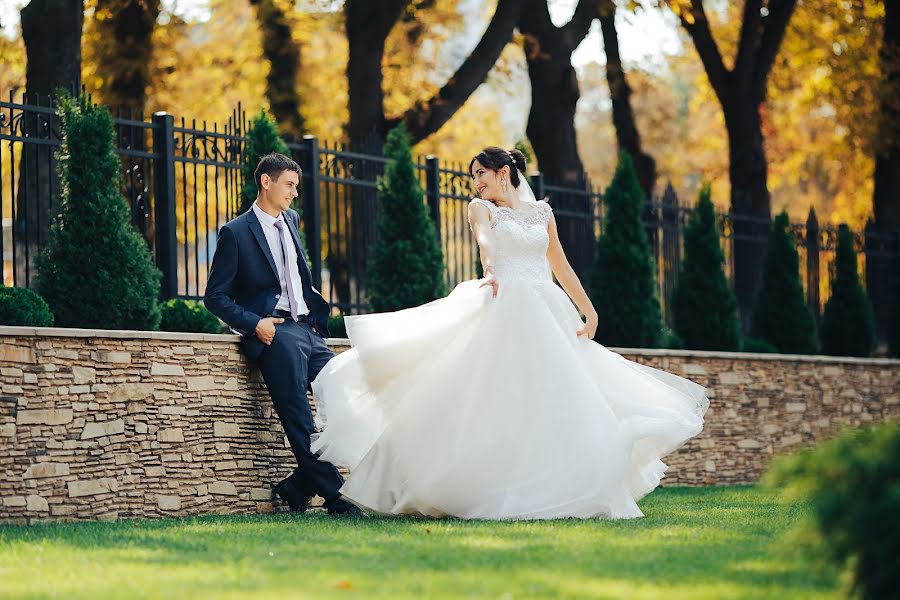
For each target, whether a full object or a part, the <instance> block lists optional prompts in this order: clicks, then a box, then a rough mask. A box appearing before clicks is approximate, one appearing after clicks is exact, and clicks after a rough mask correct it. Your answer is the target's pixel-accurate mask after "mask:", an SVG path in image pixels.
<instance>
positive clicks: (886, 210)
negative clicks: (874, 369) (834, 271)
mask: <svg viewBox="0 0 900 600" xmlns="http://www.w3.org/2000/svg"><path fill="white" fill-rule="evenodd" d="M884 12H885V14H884V39H883V42H882V47H881V53H880V54H881V69H882V75H883V78H884V80H883V84H882V85H883V86H884V89H883V90H882V94H881V98H882V104H881V115H880V121H881V122H880V126H879V128H878V134H877V135H879V136H881V137H880V138H879V139H878V140H876V144H875V146H876V156H875V176H874V191H873V194H872V208H873V212H874V219H873V222H872V224H871V227H870V230H871V231H872V232H873V233H875V236H873V238H874V239H872V241H873V243H872V246H874V248H873V250H875V251H879V250H880V251H881V252H884V253H891V254H893V256H889V255H888V256H877V255H874V256H870V255H867V256H866V288H867V291H868V293H869V297H870V298H871V300H872V305H873V307H874V309H875V317H876V322H877V329H878V337H879V338H881V339H883V338H884V336H885V332H886V330H887V326H888V322H889V320H890V316H891V314H890V313H891V301H892V299H893V298H895V297H896V296H895V295H894V293H893V292H894V290H895V289H896V286H898V285H900V256H897V253H900V100H898V98H900V5H898V4H897V2H891V1H889V0H885V2H884ZM870 239H871V238H870ZM867 246H869V244H867ZM873 254H874V253H873Z"/></svg>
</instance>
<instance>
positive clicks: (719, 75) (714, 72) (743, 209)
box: [669, 0, 797, 335]
mask: <svg viewBox="0 0 900 600" xmlns="http://www.w3.org/2000/svg"><path fill="white" fill-rule="evenodd" d="M669 2H670V4H673V5H675V10H676V13H677V14H678V16H679V17H680V19H681V24H682V26H683V27H684V28H685V30H686V31H687V32H688V34H689V35H690V36H691V40H692V41H693V42H694V47H695V48H696V49H697V54H699V55H700V60H701V61H702V62H703V68H704V70H705V71H706V76H707V78H708V79H709V82H710V85H711V86H712V88H713V90H714V91H715V93H716V97H717V98H718V99H719V103H720V104H721V106H722V112H723V114H724V116H725V128H726V130H727V131H728V152H729V176H730V179H731V211H732V213H733V214H734V215H735V223H734V234H735V240H734V288H735V295H736V296H737V301H738V306H739V307H740V311H741V329H742V332H743V334H744V335H748V334H749V333H750V331H751V330H752V322H751V320H752V315H753V305H754V303H755V301H756V292H757V289H758V287H759V280H760V277H761V273H762V264H763V259H764V255H765V248H766V237H767V236H766V233H767V232H768V228H769V221H770V219H771V215H770V207H769V190H768V186H767V167H766V156H765V150H764V145H763V135H762V126H761V121H760V115H759V110H760V106H761V105H762V104H763V102H764V101H765V97H766V82H767V80H768V77H769V73H770V71H771V69H772V63H774V62H775V57H776V56H777V55H778V50H779V48H780V47H781V41H782V40H783V39H784V32H785V30H786V29H787V25H788V22H789V21H790V19H791V15H792V14H793V12H794V8H795V7H796V5H797V0H769V1H768V2H767V4H766V6H765V9H766V10H765V11H763V4H762V0H744V11H743V17H742V21H741V32H740V39H739V40H738V48H737V54H736V56H735V59H734V66H733V67H732V68H731V69H728V68H726V67H725V64H724V62H723V61H722V54H721V53H720V51H719V47H718V45H717V44H716V41H715V38H714V37H713V35H712V31H711V30H710V27H709V20H708V19H707V17H706V13H705V12H704V10H703V2H702V0H690V6H685V5H682V4H681V3H676V2H674V0H669Z"/></svg>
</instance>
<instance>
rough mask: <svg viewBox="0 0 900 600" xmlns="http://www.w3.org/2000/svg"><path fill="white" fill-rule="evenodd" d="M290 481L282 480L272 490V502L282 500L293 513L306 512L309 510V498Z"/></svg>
mask: <svg viewBox="0 0 900 600" xmlns="http://www.w3.org/2000/svg"><path fill="white" fill-rule="evenodd" d="M289 479H290V478H288V479H282V480H281V481H280V482H279V483H278V485H276V486H275V487H274V488H273V489H272V500H275V499H276V498H281V499H282V500H283V501H284V502H287V505H288V506H289V507H290V509H291V512H304V511H306V509H307V508H309V496H306V495H304V494H303V493H301V492H300V490H298V489H297V486H295V485H294V484H293V483H291V482H290V481H289Z"/></svg>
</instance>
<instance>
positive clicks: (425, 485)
mask: <svg viewBox="0 0 900 600" xmlns="http://www.w3.org/2000/svg"><path fill="white" fill-rule="evenodd" d="M469 171H470V173H471V175H472V180H473V182H474V185H475V189H476V190H477V192H478V195H479V198H474V199H473V200H472V201H471V202H470V204H469V223H470V226H471V228H472V231H473V233H474V234H475V238H476V240H477V242H478V245H479V247H480V250H481V260H482V266H483V267H484V273H485V276H484V278H483V279H480V280H472V281H465V282H463V283H460V284H459V285H458V286H456V288H455V289H454V290H453V291H452V292H451V293H450V295H449V296H447V297H446V298H441V299H439V300H435V301H433V302H429V303H428V304H424V305H422V306H418V307H414V308H409V309H406V310H400V311H396V312H391V313H377V314H368V315H359V316H348V317H346V318H345V322H346V326H347V334H348V337H349V338H350V343H351V346H352V348H351V349H350V350H348V351H346V352H344V353H342V354H339V355H338V356H336V357H335V358H333V359H332V360H331V361H330V362H329V363H328V364H327V365H326V366H325V368H324V369H323V370H322V371H321V372H320V373H319V375H318V377H317V378H316V379H315V381H314V382H313V383H312V388H313V392H314V393H315V395H316V398H317V401H318V414H317V416H316V424H317V426H318V427H319V429H320V430H321V433H319V434H315V435H314V436H313V444H312V450H313V451H314V452H319V453H320V460H323V461H329V462H332V463H334V464H337V465H341V466H345V467H348V468H349V469H350V472H351V474H350V477H349V478H348V479H347V481H346V482H345V483H344V485H343V487H342V488H341V493H342V494H343V496H344V497H345V498H347V499H348V500H350V501H351V502H353V503H355V504H357V505H358V506H360V507H361V508H364V509H368V510H371V511H375V512H377V513H381V514H417V515H427V516H435V517H436V516H455V517H460V518H463V519H557V518H565V517H578V518H592V517H599V518H605V519H628V518H635V517H641V516H643V513H642V512H641V510H640V508H638V505H637V500H639V499H640V498H642V497H643V496H645V495H646V494H647V493H649V492H650V491H652V490H653V489H654V488H656V487H657V486H658V485H659V482H660V479H661V478H662V477H663V474H664V472H665V471H666V468H667V467H666V465H665V464H664V463H663V462H662V461H661V460H660V458H661V457H663V456H665V455H666V454H669V453H670V452H672V451H673V450H675V449H677V448H678V447H680V446H681V445H683V444H684V443H685V442H686V441H687V440H688V439H690V438H691V437H693V436H695V435H697V434H698V433H699V432H700V431H701V430H702V428H703V416H704V414H705V413H706V410H707V408H708V407H709V400H708V399H707V397H706V395H705V388H703V387H702V386H700V385H698V384H696V383H694V382H692V381H689V380H687V379H684V378H681V377H678V376H676V375H673V374H670V373H667V372H665V371H660V370H658V369H654V368H652V367H648V366H645V365H641V364H638V363H635V362H632V361H629V360H627V359H625V358H623V357H622V356H620V355H618V354H616V353H615V352H612V351H610V350H608V349H607V348H605V347H604V346H602V345H600V344H598V343H596V342H594V341H593V339H592V338H593V337H594V333H595V331H596V329H597V323H598V318H600V317H599V316H598V314H597V311H596V310H594V307H593V305H592V304H591V301H590V299H589V298H588V296H587V294H586V293H585V291H584V288H583V287H582V285H581V283H580V282H579V281H578V277H577V276H576V274H575V272H574V271H573V270H572V268H571V266H569V263H568V261H567V260H566V256H565V254H564V253H563V249H562V247H561V246H560V242H559V237H558V235H557V230H556V221H555V219H554V216H553V211H552V209H551V207H550V205H549V204H547V203H546V202H542V201H537V200H535V198H534V194H533V193H532V192H531V189H530V187H529V186H528V182H527V180H526V178H525V176H524V175H523V173H524V171H525V157H524V155H522V153H520V152H518V151H517V150H511V151H506V150H503V149H500V148H496V147H490V148H485V149H484V150H483V151H482V152H481V153H479V154H478V155H477V156H476V157H475V158H474V159H472V162H471V164H470V166H469ZM553 276H555V277H556V279H557V280H558V281H559V285H560V286H562V289H560V287H558V286H557V285H556V284H555V283H554V281H553ZM570 298H571V300H570ZM573 301H574V304H575V306H573ZM576 306H577V307H578V310H576ZM579 311H580V312H581V313H582V314H584V315H585V316H586V321H582V319H581V316H580V315H579Z"/></svg>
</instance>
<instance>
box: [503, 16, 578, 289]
mask: <svg viewBox="0 0 900 600" xmlns="http://www.w3.org/2000/svg"><path fill="white" fill-rule="evenodd" d="M589 4H593V3H589V2H585V1H584V0H582V1H581V2H580V3H579V6H578V7H577V8H576V11H575V15H574V16H573V17H572V21H570V22H569V23H568V24H566V25H565V26H563V27H562V28H559V27H556V26H555V25H553V23H552V21H551V20H550V14H549V11H548V8H547V2H546V1H545V0H534V1H532V2H531V3H529V5H528V6H526V7H525V8H524V9H523V10H522V15H521V18H520V21H519V30H520V31H521V32H522V34H523V35H524V36H525V57H526V60H527V62H528V77H529V79H530V81H531V110H530V112H529V113H528V124H527V127H526V133H527V135H528V140H529V141H530V142H531V146H532V148H534V153H535V157H536V158H537V162H538V166H539V167H540V170H541V173H543V175H544V179H545V181H546V182H547V184H548V185H551V186H566V187H573V188H581V189H585V188H586V184H587V181H586V178H585V175H584V165H583V164H582V162H581V157H580V156H579V154H578V143H577V138H576V132H575V107H576V104H577V103H578V98H579V96H580V95H581V93H580V90H579V88H578V77H577V75H576V74H575V69H574V68H573V67H572V60H571V57H572V52H573V51H574V50H575V47H577V45H578V43H580V41H581V40H582V39H584V36H585V35H587V32H588V30H589V28H590V23H591V21H592V20H593V18H594V16H595V14H594V13H592V12H590V11H589V10H587V9H588V5H589ZM549 196H550V199H551V201H552V204H553V207H554V208H555V209H558V210H560V211H561V212H560V214H559V215H558V216H557V220H556V222H557V229H558V231H559V239H560V243H561V244H562V247H563V250H564V251H565V253H566V257H567V258H568V259H569V262H570V263H571V264H572V268H573V269H574V270H575V272H576V273H577V274H578V276H579V278H581V279H582V280H585V279H586V278H587V277H588V276H589V275H590V269H591V265H592V263H593V256H594V245H595V243H594V242H595V239H594V223H593V219H592V218H591V217H590V216H589V215H593V210H592V205H591V198H590V196H589V195H588V194H560V193H551V194H549ZM566 212H571V213H575V214H581V215H585V216H586V217H580V216H574V215H572V216H569V215H566V214H565V213H566Z"/></svg>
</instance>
